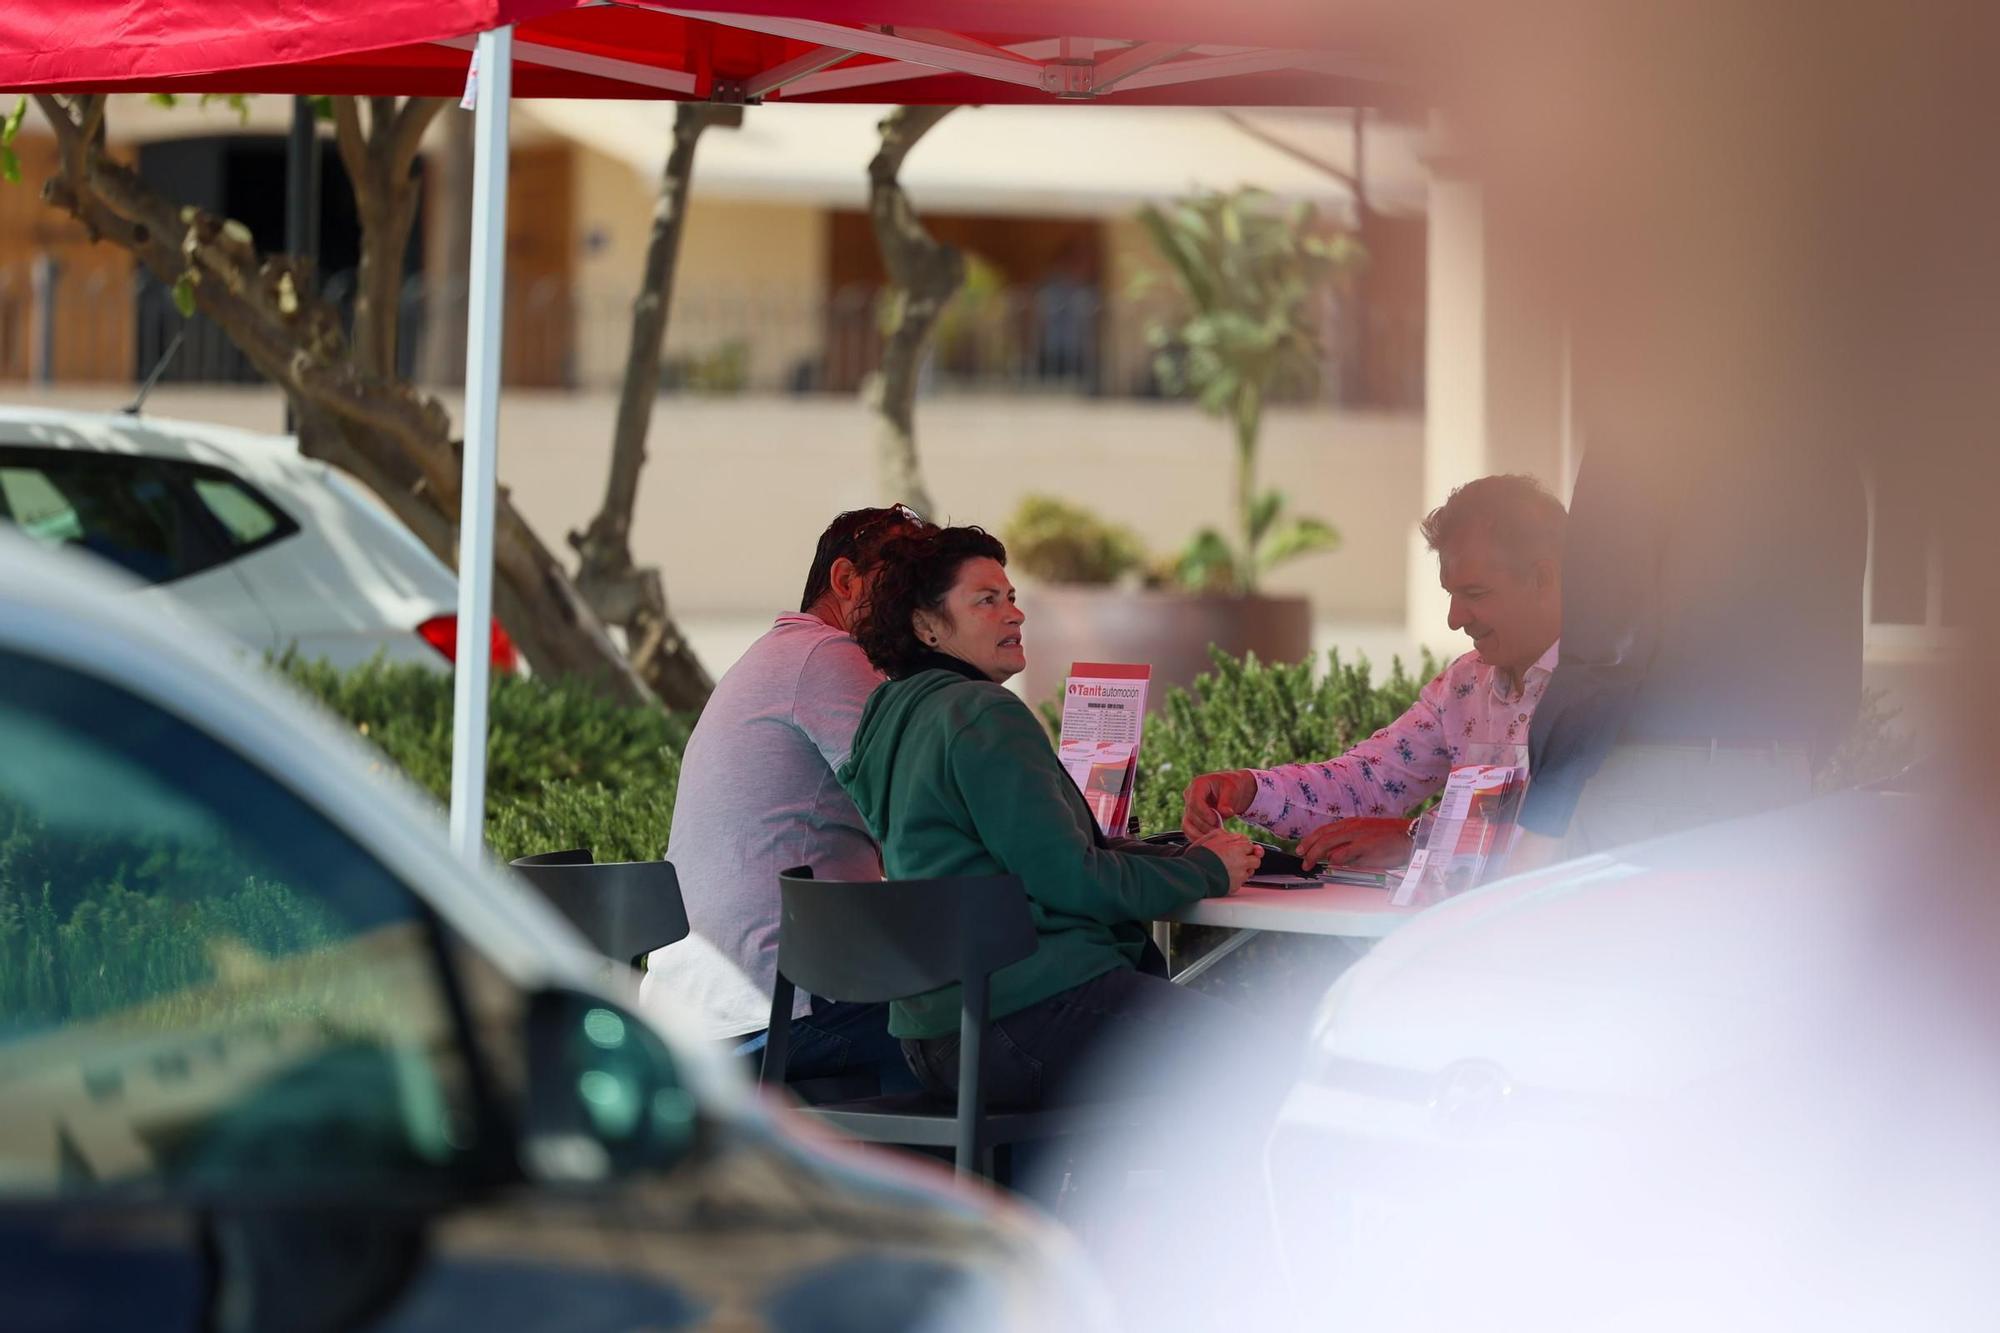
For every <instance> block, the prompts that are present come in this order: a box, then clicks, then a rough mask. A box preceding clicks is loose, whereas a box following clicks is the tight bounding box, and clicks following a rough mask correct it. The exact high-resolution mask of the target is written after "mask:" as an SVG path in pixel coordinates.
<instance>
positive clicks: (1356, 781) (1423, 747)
mask: <svg viewBox="0 0 2000 1333" xmlns="http://www.w3.org/2000/svg"><path fill="white" fill-rule="evenodd" d="M1566 517H1567V516H1566V515H1565V513H1564V512H1563V507H1562V502H1561V501H1559V500H1557V499H1556V498H1555V497H1554V496H1552V495H1550V494H1549V493H1548V491H1546V490H1544V489H1543V488H1542V486H1541V484H1540V483H1539V482H1537V481H1535V480H1534V479H1533V478H1532V477H1524V476H1512V475H1509V476H1495V477H1481V478H1480V479H1479V480H1477V481H1474V482H1470V483H1468V484H1466V485H1464V486H1461V487H1459V488H1458V489H1457V490H1455V491H1453V492H1452V493H1451V495H1450V496H1449V497H1448V498H1447V499H1446V500H1445V503H1444V504H1443V505H1442V506H1441V507H1439V508H1438V509H1435V510H1433V511H1432V512H1431V514H1430V515H1429V517H1427V518H1425V519H1424V523H1423V534H1424V540H1425V541H1426V542H1427V543H1428V544H1429V546H1430V548H1431V549H1432V550H1433V551H1436V552H1437V553H1438V582H1439V583H1441V584H1442V585H1443V587H1444V590H1445V592H1446V593H1447V594H1449V595H1450V597H1451V620H1450V623H1451V627H1452V628H1453V629H1455V630H1464V631H1465V632H1466V634H1467V635H1469V636H1470V637H1471V639H1472V651H1471V652H1469V653H1467V654H1465V655H1464V656H1463V657H1460V658H1459V659H1458V660H1457V661H1455V662H1453V663H1452V664H1451V665H1450V666H1448V667H1446V668H1445V669H1444V671H1443V672H1441V673H1440V674H1439V675H1438V677H1437V678H1436V679H1435V680H1433V681H1431V682H1430V684H1428V685H1426V686H1424V689H1423V693H1422V694H1420V695H1418V696H1417V701H1416V702H1415V703H1414V704H1412V705H1410V707H1409V710H1408V711H1407V712H1405V713H1404V714H1403V715H1402V716H1401V717H1399V718H1397V719H1396V720H1395V721H1394V722H1392V723H1390V724H1389V725H1388V726H1386V727H1384V728H1382V730H1380V731H1378V732H1376V733H1375V734H1374V735H1373V736H1371V737H1369V738H1368V739H1367V740H1365V741H1363V742H1362V743H1361V744H1359V745H1357V746H1355V747H1354V748H1353V749H1351V750H1349V751H1348V752H1347V753H1346V754H1344V755H1341V756H1340V757H1339V758H1337V759H1328V760H1325V761H1322V762H1319V763H1304V764H1286V765H1284V766H1282V767H1279V768H1270V769H1251V768H1239V769H1233V770H1231V771H1229V772H1224V773H1208V774H1204V775H1203V776H1201V777H1199V778H1196V779H1195V780H1194V782H1193V783H1191V784H1190V785H1189V787H1188V789H1187V795H1186V797H1185V801H1186V805H1185V809H1184V811H1183V814H1182V828H1183V829H1185V830H1186V832H1187V834H1188V836H1189V837H1190V838H1195V837H1200V836H1202V835H1203V834H1206V833H1207V832H1209V831H1210V830H1212V829H1214V828H1215V827H1216V826H1217V825H1218V824H1220V823H1221V822H1222V821H1223V820H1225V819H1228V818H1231V817H1233V816H1239V815H1240V816H1241V817H1242V818H1244V819H1247V820H1249V821H1250V822H1251V823H1253V824H1260V825H1262V826H1263V827H1265V828H1267V829H1269V830H1271V831H1272V832H1273V833H1276V834H1278V835H1279V836H1281V837H1285V838H1299V839H1303V841H1301V842H1300V844H1299V854H1300V856H1301V857H1303V858H1304V860H1305V862H1306V864H1307V865H1309V866H1311V865H1317V864H1319V863H1321V862H1322V861H1324V862H1326V863H1327V864H1330V865H1400V864H1402V862H1403V861H1404V860H1405V859H1407V858H1408V856H1409V852H1410V845H1409V836H1408V832H1407V830H1408V827H1409V819H1408V816H1409V812H1410V811H1411V810H1412V809H1414V808H1415V807H1416V806H1417V805H1419V804H1421V803H1422V802H1423V800H1424V798H1426V797H1428V796H1430V795H1431V794H1432V793H1433V792H1436V791H1437V790H1439V789H1440V788H1442V787H1443V786H1444V782H1445V779H1446V778H1447V777H1448V776H1450V774H1451V770H1452V769H1453V768H1455V767H1457V766H1458V765H1460V764H1494V763H1507V764H1524V763H1526V762H1527V760H1528V723H1529V720H1530V719H1531V718H1533V716H1534V712H1535V705H1536V704H1537V703H1539V702H1540V701H1541V697H1542V692H1543V690H1545V689H1546V688H1547V687H1548V682H1549V675H1550V673H1551V672H1552V671H1553V670H1554V669H1555V664H1556V641H1557V636H1558V635H1559V634H1560V633H1561V631H1562V550H1563V526H1564V523H1565V521H1566Z"/></svg>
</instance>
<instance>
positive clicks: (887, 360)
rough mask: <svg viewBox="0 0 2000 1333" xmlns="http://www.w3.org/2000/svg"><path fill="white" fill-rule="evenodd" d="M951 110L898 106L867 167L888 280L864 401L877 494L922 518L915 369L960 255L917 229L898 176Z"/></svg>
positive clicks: (960, 267) (953, 284)
mask: <svg viewBox="0 0 2000 1333" xmlns="http://www.w3.org/2000/svg"><path fill="white" fill-rule="evenodd" d="M950 110H951V108H950V107H943V106H899V107H897V108H896V109H895V110H894V111H891V112H890V113H889V115H888V116H887V117H886V118H885V119H884V120H883V121H882V125H881V130H882V147H881V149H880V151H878V152H877V153H876V154H875V160H874V161H872V162H870V163H869V164H868V216H869V219H870V221H872V222H873V223H874V226H875V243H876V245H877V246H879V247H880V248H881V251H882V264H883V267H884V268H886V269H888V271H889V281H890V284H891V286H890V291H889V295H888V301H889V309H888V317H887V320H886V323H887V328H886V329H885V330H884V335H885V340H884V343H883V347H882V371H881V374H880V375H879V376H878V377H877V378H876V379H875V381H874V382H873V383H872V384H871V385H870V386H869V398H870V400H871V401H870V405H871V406H872V407H873V408H874V409H875V411H876V412H877V413H878V414H879V416H880V417H881V420H880V422H879V423H878V424H877V426H876V446H875V450H876V452H875V456H876V463H877V466H878V467H879V469H880V475H881V479H882V499H883V500H884V501H885V502H894V501H900V502H902V503H904V504H907V505H909V506H910V507H912V508H913V509H915V510H916V511H917V512H918V513H920V514H925V515H931V514H934V513H936V506H935V505H934V504H933V503H932V501H931V495H930V489H929V487H927V486H925V485H924V475H923V468H922V465H921V464H920V463H919V461H918V458H917V433H916V408H917V374H918V372H919V371H920V370H922V368H923V362H924V353H925V352H926V351H927V350H928V349H929V347H930V340H931V334H932V333H933V332H935V331H936V329H937V321H938V316H940V315H942V314H943V313H944V308H945V305H946V303H947V302H949V301H950V300H951V298H952V297H953V296H954V295H955V294H956V293H957V291H958V289H959V287H960V286H961V285H962V284H963V283H964V282H965V257H964V256H963V255H961V254H960V253H959V252H958V251H957V250H956V249H954V248H952V247H951V246H949V245H942V244H940V243H939V242H938V241H937V239H936V238H935V237H933V236H932V235H931V234H930V233H929V232H928V231H926V230H925V229H924V224H923V221H922V220H921V219H920V218H918V217H917V212H916V209H915V208H913V207H911V205H910V198H909V196H908V195H907V194H905V193H904V192H903V187H902V184H901V182H900V181H898V179H897V175H898V173H900V172H901V170H902V167H903V159H904V158H905V157H907V156H909V152H910V150H911V149H912V148H914V147H916V145H917V141H918V140H919V139H921V138H923V137H924V135H925V134H927V133H928V132H929V131H930V129H931V127H932V126H934V125H936V124H937V123H938V122H939V121H940V120H942V119H944V117H945V114H946V113H947V112H949V111H950Z"/></svg>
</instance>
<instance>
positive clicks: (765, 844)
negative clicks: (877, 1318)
mask: <svg viewBox="0 0 2000 1333" xmlns="http://www.w3.org/2000/svg"><path fill="white" fill-rule="evenodd" d="M922 524H923V520H922V519H920V518H919V517H918V516H917V515H916V514H915V513H914V512H912V511H911V510H909V509H906V508H905V507H903V506H901V505H897V506H894V507H893V508H889V509H857V510H853V511H851V512H849V513H845V514H842V515H840V517H838V518H836V519H835V520H834V521H833V523H832V524H831V525H830V526H828V528H827V530H826V531H825V532H824V533H822V534H821V535H820V539H819V549H818V550H817V551H816V552H815V553H814V556H813V564H812V570H811V572H810V574H808V576H807V578H806V588H805V595H804V597H803V598H802V599H801V601H800V610H799V613H798V614H796V615H783V616H779V617H778V619H777V622H776V623H775V624H773V625H772V626H771V628H770V630H769V631H768V632H767V633H766V634H765V635H764V636H763V637H762V638H760V639H759V640H757V642H756V643H754V644H752V645H751V647H750V649H749V651H748V652H746V653H744V655H743V657H742V658H741V660H739V661H738V662H737V663H736V665H735V666H733V667H731V668H730V669H729V671H728V672H727V673H726V674H725V675H724V676H723V677H722V680H721V681H720V682H719V683H718V684H717V685H716V687H715V693H714V694H713V695H712V696H711V697H710V698H709V701H708V705H707V706H706V707H705V708H703V709H702V713H701V720H700V721H699V722H697V723H696V724H695V729H694V733H693V734H692V735H691V736H690V737H689V738H688V744H687V750H686V751H685V753H684V754H683V755H682V757H681V776H680V787H679V790H678V792H677V793H676V795H675V798H674V823H673V831H672V833H671V835H670V836H669V840H668V843H667V859H668V860H669V861H671V862H672V863H673V865H674V869H675V870H676V872H677V873H678V874H679V877H680V883H681V892H682V894H683V895H684V896H685V898H686V900H687V914H688V924H689V925H690V926H692V927H693V934H692V935H690V936H689V938H687V939H685V940H683V941H681V942H680V943H677V944H673V945H670V946H668V947H667V948H665V949H661V950H659V951H658V952H656V953H654V954H653V956H652V958H651V960H650V962H649V965H648V970H647V972H646V975H645V978H644V980H643V981H642V983H641V989H642V992H643V993H644V994H645V996H646V998H647V1000H648V1001H649V1002H650V1003H656V1004H658V1005H660V1006H661V1007H662V1008H664V1009H668V1010H671V1011H673V1012H674V1013H676V1014H677V1015H678V1016H679V1017H680V1018H681V1019H682V1020H683V1021H688V1022H692V1023H694V1024H695V1025H696V1026H697V1027H698V1029H699V1030H700V1031H702V1032H703V1033H704V1034H705V1035H706V1036H708V1037H709V1038H710V1039H712V1040H716V1041H727V1042H730V1043H731V1044H732V1045H740V1044H742V1043H744V1042H745V1041H747V1040H749V1039H752V1038H755V1037H756V1036H758V1035H761V1034H762V1032H763V1031H764V1028H765V1025H766V1024H767V1023H768V1022H769V1020H770V1014H771V990H772V987H773V985H774V983H775V980H776V976H777V965H778V916H779V898H778V873H779V872H780V871H782V870H786V869H789V868H790V867H792V866H797V865H808V866H811V867H812V868H813V871H814V873H815V874H816V875H817V876H818V877H819V878H821V879H838V880H858V879H879V878H881V875H882V856H881V852H880V851H879V850H878V849H877V848H876V846H875V843H874V840H873V839H872V838H870V837H869V835H868V830H867V827H866V825H864V823H863V822H862V819H861V815H860V812H859V811H857V810H856V809H855V808H854V803H853V802H852V801H851V800H849V799H848V797H847V793H846V792H844V791H842V790H841V787H840V784H839V783H838V782H836V781H834V777H833V772H834V770H835V769H836V768H838V767H839V766H840V764H841V763H842V761H844V760H845V759H846V758H847V751H848V747H849V745H850V744H851V743H852V742H853V739H854V730H855V727H856V726H857V725H858V724H859V722H860V720H861V708H862V705H863V704H865V703H866V702H867V700H868V696H869V694H870V693H871V692H872V691H873V690H874V688H875V686H876V685H878V684H880V683H881V680H882V677H881V675H880V674H879V673H878V672H877V671H876V670H875V668H874V667H872V666H870V665H869V664H868V659H867V658H866V657H865V656H864V655H863V654H862V652H861V649H860V647H859V645H857V644H856V643H855V642H854V639H853V636H852V635H851V634H850V633H849V628H850V626H851V625H852V624H853V621H854V617H855V615H856V614H857V613H858V611H859V610H860V609H861V607H862V606H863V605H865V603H866V602H867V598H868V584H869V580H870V578H871V576H872V575H873V573H874V569H875V566H876V564H877V561H878V558H879V556H880V553H881V549H882V546H883V544H884V543H885V542H887V541H888V540H890V539H892V538H894V537H897V536H901V535H904V534H907V533H909V532H911V531H913V530H915V529H916V528H917V527H918V526H920V525H922ZM792 1013H793V1027H792V1046H791V1055H790V1059H789V1062H788V1072H789V1075H790V1077H791V1078H793V1079H801V1078H822V1077H830V1076H834V1075H841V1074H861V1073H870V1072H873V1073H876V1074H878V1075H879V1076H880V1077H881V1079H882V1081H883V1084H884V1090H885V1091H896V1090H905V1089H911V1088H914V1087H915V1082H914V1079H913V1078H912V1077H911V1075H910V1074H909V1071H908V1069H907V1068H906V1067H905V1065H904V1063H903V1057H902V1050H901V1047H900V1045H899V1044H898V1043H897V1042H896V1041H895V1040H894V1039H893V1038H891V1037H890V1036H889V1031H888V1008H887V1006H886V1005H857V1004H839V1003H833V1002H831V1001H826V1000H820V999H816V998H814V997H811V996H808V995H806V994H804V993H803V992H801V993H800V994H799V997H798V999H797V1001H796V1003H795V1007H794V1009H793V1011H792Z"/></svg>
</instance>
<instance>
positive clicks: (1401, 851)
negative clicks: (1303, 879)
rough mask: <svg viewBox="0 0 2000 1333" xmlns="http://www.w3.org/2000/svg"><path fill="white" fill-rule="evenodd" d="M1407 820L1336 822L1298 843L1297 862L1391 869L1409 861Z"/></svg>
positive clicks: (1308, 867)
mask: <svg viewBox="0 0 2000 1333" xmlns="http://www.w3.org/2000/svg"><path fill="white" fill-rule="evenodd" d="M1410 850H1411V845H1410V821H1409V820H1407V819H1336V820H1334V821H1333V822H1332V823H1331V824H1322V825H1321V826H1320V827H1318V828H1316V829H1314V830H1313V831H1312V832H1310V833H1308V834H1306V836H1305V837H1304V838H1302V839H1300V841H1299V850H1298V855H1299V860H1301V861H1303V862H1305V867H1306V869H1307V870H1311V869H1312V868H1313V867H1314V866H1317V865H1328V866H1340V867H1359V868H1361V869H1364V870H1393V869H1394V868H1395V867H1397V866H1400V865H1402V864H1404V863H1405V862H1407V861H1408V860H1409V859H1410Z"/></svg>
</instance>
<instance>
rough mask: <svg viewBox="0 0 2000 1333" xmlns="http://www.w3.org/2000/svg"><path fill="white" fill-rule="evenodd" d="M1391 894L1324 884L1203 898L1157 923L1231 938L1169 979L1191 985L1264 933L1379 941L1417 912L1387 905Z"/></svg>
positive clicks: (1251, 887) (1249, 889)
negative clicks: (1219, 931) (1226, 932)
mask: <svg viewBox="0 0 2000 1333" xmlns="http://www.w3.org/2000/svg"><path fill="white" fill-rule="evenodd" d="M1394 892H1395V890H1393V889H1378V888H1375V887H1373V886H1371V885H1366V884H1327V885H1323V886H1321V887H1319V888H1312V889H1270V888H1259V887H1257V886H1254V885H1246V886H1245V887H1243V888H1241V889H1238V890H1237V891H1236V892H1235V893H1232V894H1230V895H1228V896H1227V897H1224V898H1203V899H1202V900H1201V901H1200V902H1198V903H1195V904H1194V905H1193V906H1191V907H1184V908H1182V909H1181V910H1180V911H1178V912H1175V913H1173V914H1172V915H1171V916H1168V917H1165V918H1163V920H1166V921H1174V922H1179V923H1180V924H1182V925H1189V926H1222V927H1225V928H1227V929H1230V930H1234V931H1235V932H1236V933H1235V934H1234V935H1232V936H1230V937H1229V938H1228V939H1227V940H1224V941H1223V942H1222V943H1221V944H1220V945H1218V946H1217V947H1216V948H1214V949H1213V950H1211V951H1210V952H1208V953H1206V954H1204V955H1202V957H1201V958H1199V959H1198V960H1196V961H1195V962H1194V963H1191V964H1190V965H1188V966H1187V967H1186V968H1184V969H1182V970H1181V971H1179V972H1176V973H1174V980H1175V981H1179V982H1188V981H1193V980H1194V979H1195V978H1196V977H1198V976H1200V975H1201V974H1202V973H1204V972H1206V971H1207V970H1208V969H1209V968H1211V967H1213V966H1215V964H1217V963H1219V962H1221V961H1222V960H1223V959H1224V958H1227V957H1228V956H1229V955H1230V954H1232V953H1235V952H1236V951H1237V950H1238V949H1240V948H1242V947H1243V946H1244V945H1245V944H1247V943H1249V942H1250V941H1251V940H1252V939H1254V938H1255V937H1256V936H1257V935H1259V934H1260V933H1262V932H1265V931H1274V932H1277V933H1280V934H1286V935H1337V936H1341V937H1344V938H1347V939H1363V940H1379V939H1381V938H1382V937H1383V936H1384V935H1387V934H1389V933H1390V932H1391V931H1393V930H1395V929H1396V928H1397V927H1399V926H1401V925H1402V924H1403V923H1404V922H1406V921H1408V920H1409V919H1410V918H1411V917H1414V916H1415V915H1416V914H1417V913H1418V912H1419V911H1421V910H1423V909H1421V908H1419V907H1392V906H1390V905H1389V897H1390V895H1391V894H1392V893H1394ZM1169 965H1170V966H1171V956H1169Z"/></svg>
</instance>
